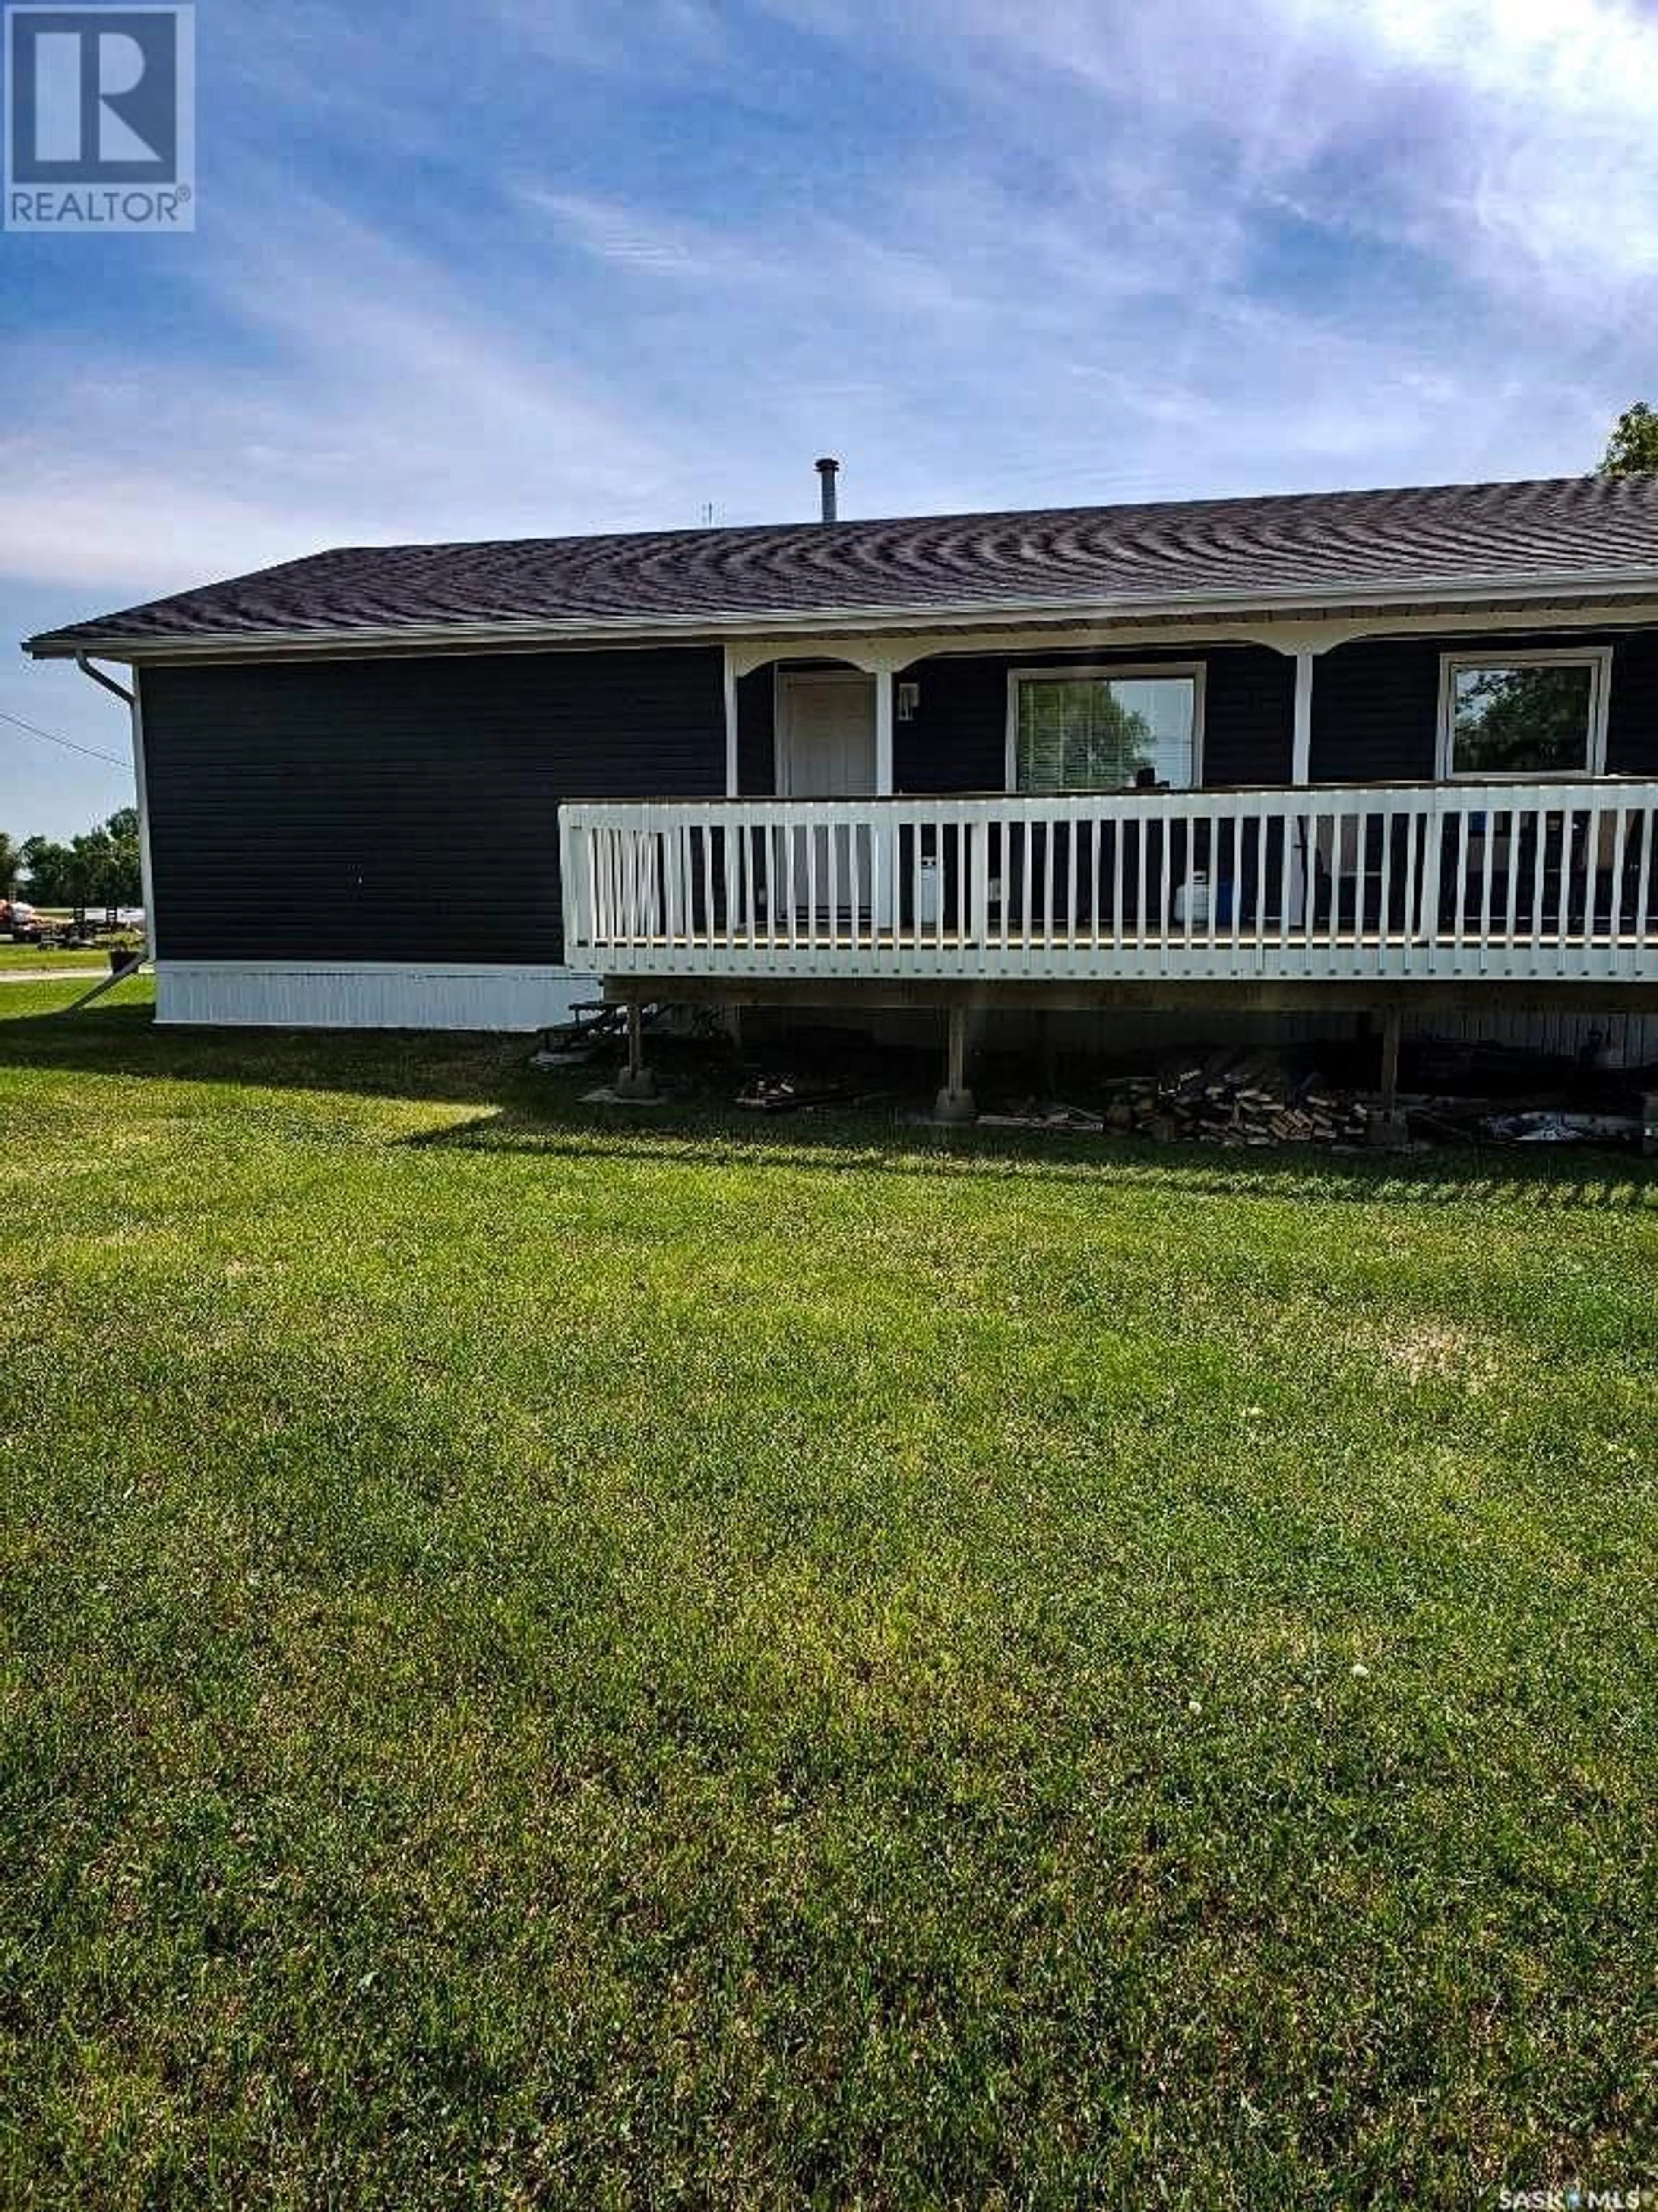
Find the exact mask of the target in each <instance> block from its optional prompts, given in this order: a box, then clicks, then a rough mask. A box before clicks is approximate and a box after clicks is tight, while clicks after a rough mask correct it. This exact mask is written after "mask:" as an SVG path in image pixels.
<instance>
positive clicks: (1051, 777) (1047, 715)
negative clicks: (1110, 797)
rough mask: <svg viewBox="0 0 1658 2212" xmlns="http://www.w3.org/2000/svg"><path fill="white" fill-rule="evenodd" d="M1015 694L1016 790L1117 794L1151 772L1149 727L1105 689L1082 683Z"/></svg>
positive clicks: (1153, 744)
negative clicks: (1017, 706)
mask: <svg viewBox="0 0 1658 2212" xmlns="http://www.w3.org/2000/svg"><path fill="white" fill-rule="evenodd" d="M1019 693H1020V698H1019V764H1020V788H1021V789H1022V790H1026V791H1120V790H1121V789H1122V788H1123V787H1125V786H1127V785H1128V784H1132V783H1133V781H1134V779H1135V777H1136V776H1137V775H1142V774H1145V773H1149V772H1151V770H1152V769H1154V767H1155V764H1156V758H1157V740H1156V738H1155V737H1154V735H1153V733H1152V729H1151V724H1150V722H1148V721H1147V720H1146V719H1145V715H1144V714H1137V713H1136V712H1135V711H1134V709H1133V708H1131V707H1126V706H1125V705H1124V704H1123V702H1122V701H1121V699H1119V698H1118V697H1117V696H1116V694H1115V692H1114V690H1112V688H1111V686H1110V685H1109V684H1101V683H1099V682H1097V681H1096V680H1094V679H1093V678H1086V677H1084V678H1079V679H1078V681H1076V682H1075V683H1071V684H1066V683H1061V682H1054V683H1044V684H1021V685H1020V687H1019Z"/></svg>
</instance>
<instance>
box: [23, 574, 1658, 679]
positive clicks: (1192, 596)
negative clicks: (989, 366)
mask: <svg viewBox="0 0 1658 2212" xmlns="http://www.w3.org/2000/svg"><path fill="white" fill-rule="evenodd" d="M1601 596H1605V597H1607V598H1612V597H1614V596H1616V597H1621V598H1625V599H1639V598H1645V599H1654V598H1658V570H1655V569H1650V568H1642V569H1630V568H1618V569H1601V570H1583V569H1557V570H1546V571H1538V572H1536V573H1535V574H1531V575H1525V576H1515V575H1513V574H1501V575H1481V576H1473V577H1470V576H1459V577H1454V578H1453V577H1444V576H1424V577H1420V578H1416V579H1413V580H1411V581H1409V582H1398V583H1390V584H1387V585H1375V584H1363V583H1358V582H1353V583H1345V584H1339V585H1326V586H1322V587H1321V588H1318V589H1309V588H1308V587H1307V586H1301V585H1285V586H1277V587H1272V588H1266V589H1262V588H1256V589H1253V590H1247V591H1246V590H1236V591H1228V592H1159V593H1155V594H1151V593H1148V594H1146V595H1145V596H1141V597H1136V596H1133V595H1125V594H1118V595H1116V596H1114V597H1108V598H1101V599H1074V598H1072V599H975V600H960V601H957V602H956V603H954V604H952V605H928V604H921V605H893V604H890V603H888V604H878V605H856V604H852V605H846V606H840V607H817V608H810V609H795V610H793V611H790V610H786V609H780V610H774V611H761V612H745V613H736V612H728V613H723V614H722V613H712V614H688V615H648V616H635V615H607V616H595V615H583V616H577V617H568V618H562V619H554V620H549V619H547V618H546V617H512V618H510V619H508V620H506V621H501V622H486V623H453V622H434V623H388V624H384V625H381V626H380V627H378V628H368V627H356V628H351V629H292V630H224V631H216V632H212V633H197V634H196V635H185V634H175V635H172V636H165V635H147V634H144V633H142V632H140V633H136V634H134V633H125V634H124V633H122V632H121V631H118V630H113V629H112V630H104V631H97V630H94V631H88V630H86V629H81V628H76V629H69V630H46V631H42V632H41V633H40V634H39V635H38V636H35V637H31V638H26V639H25V640H24V641H23V650H24V651H25V652H26V653H28V654H29V655H30V656H31V658H33V659H36V660H70V659H75V658H76V655H78V654H82V653H84V654H87V655H89V656H94V657H96V658H99V659H106V660H118V661H125V662H127V663H129V664H131V665H137V664H139V663H142V662H150V661H172V660H212V659H232V658H235V659H273V660H274V659H289V658H292V659H314V658H316V657H318V656H319V655H326V656H329V657H332V658H337V657H339V656H341V655H343V654H363V655H369V654H374V653H410V652H419V651H421V650H422V649H430V650H444V649H447V650H450V651H473V652H483V651H487V650H489V649H490V648H491V647H501V648H519V649H523V648H525V647H534V646H537V645H548V646H557V645H595V646H606V645H629V644H631V645H649V644H668V643H673V642H675V641H683V640H698V641H701V640H707V641H724V640H726V639H731V640H738V639H743V638H756V637H817V636H823V635H836V634H840V635H846V634H858V635H867V634H870V633H880V632H882V631H890V630H902V629H917V628H920V629H927V630H946V629H972V628H986V627H990V626H1000V627H1005V628H1014V627H1017V626H1019V625H1022V624H1023V625H1040V624H1042V623H1054V624H1063V623H1070V624H1087V623H1099V624H1107V623H1123V622H1133V623H1156V622H1158V621H1160V620H1169V621H1177V620H1178V621H1187V622H1189V621H1190V620H1191V619H1192V618H1193V617H1204V616H1214V617H1218V618H1219V617H1225V618H1228V619H1239V618H1242V617H1250V618H1254V619H1259V620H1262V621H1270V620H1273V619H1278V620H1289V619H1292V618H1296V619H1306V618H1316V617H1319V616H1321V615H1327V614H1333V613H1345V612H1348V611H1365V612H1369V611H1376V612H1385V611H1388V609H1390V608H1391V609H1397V610H1400V611H1404V610H1406V609H1410V608H1420V607H1421V606H1422V605H1424V603H1427V602H1430V603H1432V604H1433V605H1436V606H1439V607H1443V608H1444V609H1445V610H1446V611H1455V610H1456V609H1457V608H1459V607H1461V606H1467V605H1490V604H1491V603H1492V602H1497V603H1502V604H1515V605H1527V604H1528V603H1542V604H1548V603H1551V602H1556V603H1558V602H1559V601H1560V600H1562V599H1571V600H1574V601H1577V602H1580V603H1581V602H1582V601H1583V600H1585V599H1594V598H1596V597H1601Z"/></svg>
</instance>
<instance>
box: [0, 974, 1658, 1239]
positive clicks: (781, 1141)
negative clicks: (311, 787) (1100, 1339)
mask: <svg viewBox="0 0 1658 2212" xmlns="http://www.w3.org/2000/svg"><path fill="white" fill-rule="evenodd" d="M527 1057H528V1045H527V1041H526V1040H525V1038H524V1037H521V1036H477V1035H465V1034H461V1033H459V1032H441V1033H435V1034H417V1033H412V1032H404V1031H388V1030H373V1031H340V1030H297V1031H296V1030H228V1029H214V1030H182V1029H158V1028H157V1027H156V1026H155V1023H154V1021H153V1019H152V1018H151V1011H150V1009H149V1006H112V1007H94V1008H90V1009H88V1012H85V1013H84V1014H80V1015H76V1016H74V1017H73V1018H70V1019H65V1018H64V1016H63V1015H62V1013H61V1012H52V1013H46V1014H37V1015H32V1016H28V1017H25V1018H20V1019H15V1020H10V1021H7V1020H3V1019H0V1071H3V1070H4V1069H6V1068H8V1067H14V1068H32V1069H36V1070H49V1071H56V1072H59V1073H71V1074H77V1073H78V1074H85V1075H87V1076H90V1077H97V1076H109V1075H118V1076H123V1077H128V1078H138V1079H150V1080H155V1081H161V1082H183V1083H222V1084H226V1085H234V1086H236V1087H237V1088H239V1089H241V1090H246V1091H259V1090H305V1091H340V1092H349V1093H353V1094H355V1095H356V1096H359V1097H371V1098H374V1097H379V1098H399V1099H408V1100H415V1101H429V1102H430V1103H434V1104H446V1105H457V1106H477V1107H482V1108H483V1109H487V1110H485V1111H484V1112H483V1113H481V1114H479V1115H477V1116H476V1117H475V1118H473V1119H471V1120H469V1121H465V1122H463V1123H461V1124H460V1125H459V1126H457V1127H447V1128H444V1129H439V1130H432V1131H426V1132H422V1133H420V1134H419V1135H416V1136H412V1137H405V1138H403V1139H400V1140H399V1141H400V1142H401V1143H402V1144H403V1145H404V1146H407V1147H409V1148H410V1149H413V1150H416V1151H420V1150H430V1151H440V1152H506V1153H519V1154H530V1155H538V1156H541V1157H544V1158H552V1159H558V1158H562V1159H569V1160H572V1161H580V1160H591V1159H595V1158H600V1159H602V1158H617V1159H627V1160H630V1161H645V1162H651V1161H655V1162H660V1163H662V1164H674V1165H677V1166H684V1165H686V1164H697V1163H699V1162H704V1163H717V1162H720V1161H723V1160H729V1161H732V1162H733V1163H740V1164H742V1165H744V1167H748V1168H765V1167H768V1166H770V1167H775V1168H777V1169H780V1170H789V1171H792V1172H798V1171H799V1170H803V1169H804V1170H811V1171H816V1172H819V1173H823V1174H845V1175H872V1174H874V1175H893V1176H914V1175H918V1174H920V1175H944V1176H972V1177H975V1178H983V1177H994V1176H1036V1177H1040V1178H1045V1179H1048V1180H1052V1181H1060V1182H1078V1183H1086V1182H1111V1181H1132V1182H1133V1184H1134V1185H1135V1187H1136V1188H1141V1189H1156V1188H1166V1189H1169V1190H1174V1191H1179V1192H1181V1193H1184V1194H1190V1195H1192V1196H1193V1197H1206V1196H1216V1197H1222V1196H1224V1197H1230V1198H1236V1197H1248V1196H1251V1195H1254V1196H1258V1197H1261V1198H1270V1199H1273V1200H1293V1199H1295V1198H1297V1197H1299V1196H1303V1195H1304V1196H1305V1197H1307V1198H1309V1199H1314V1200H1319V1201H1321V1202H1323V1203H1332V1202H1340V1201H1343V1200H1346V1201H1351V1202H1353V1203H1358V1204H1365V1205H1378V1204H1394V1205H1401V1206H1406V1205H1412V1206H1422V1205H1425V1206H1436V1205H1444V1206H1449V1205H1456V1204H1462V1203H1467V1202H1470V1201H1476V1202H1478V1201H1484V1202H1486V1203H1490V1204H1493V1205H1496V1204H1506V1205H1521V1206H1534V1207H1537V1208H1539V1209H1540V1210H1556V1209H1560V1208H1578V1207H1589V1208H1594V1209H1611V1210H1616V1211H1643V1212H1644V1211H1649V1210H1655V1211H1658V1163H1654V1162H1650V1161H1643V1160H1641V1159H1638V1158H1634V1157H1632V1156H1631V1155H1630V1154H1628V1153H1614V1152H1577V1151H1567V1152H1554V1151H1545V1150H1539V1151H1538V1152H1514V1151H1512V1150H1499V1149H1497V1148H1479V1147H1475V1146H1464V1147H1447V1148H1446V1149H1444V1150H1442V1151H1435V1152H1415V1153H1410V1154H1405V1155H1397V1154H1386V1153H1375V1154H1367V1153H1363V1152H1336V1151H1333V1150H1327V1149H1322V1150H1321V1149H1320V1148H1317V1147H1315V1146H1290V1147H1285V1148H1284V1150H1282V1151H1278V1152H1266V1151H1259V1152H1220V1151H1218V1149H1217V1148H1215V1147H1213V1146H1199V1145H1157V1146H1154V1145H1151V1144H1149V1143H1146V1142H1144V1141H1136V1140H1134V1139H1127V1138H1114V1139H1102V1138H1099V1137H1077V1136H1063V1135H1052V1134H1047V1133H1039V1132H1023V1131H1019V1130H1003V1129H999V1130H982V1129H979V1130H975V1129H943V1128H938V1127H932V1125H931V1124H929V1123H928V1122H927V1121H926V1120H925V1118H924V1109H925V1103H926V1102H925V1100H924V1099H923V1098H921V1097H920V1096H917V1097H914V1099H908V1100H906V1099H902V1098H899V1097H894V1098H892V1099H890V1100H886V1101H883V1102H882V1103H878V1104H871V1105H868V1106H865V1107H863V1108H860V1109H851V1110H840V1109H837V1110H824V1111H819V1112H815V1113H804V1114H793V1115H786V1116H770V1115H755V1114H748V1113H744V1111H743V1110H742V1109H739V1108H738V1107H736V1106H735V1105H734V1104H733V1103H732V1098H733V1095H734V1092H735V1090H736V1076H735V1072H734V1070H733V1068H732V1066H731V1065H730V1064H729V1063H728V1062H726V1061H723V1060H720V1058H719V1057H717V1056H711V1055H710V1053H709V1051H708V1048H707V1047H705V1046H703V1047H698V1046H676V1045H674V1044H673V1043H672V1042H671V1041H668V1040H660V1039H659V1040H657V1041H655V1042H654V1043H653V1053H652V1057H653V1060H654V1061H655V1062H656V1063H657V1064H658V1066H659V1068H660V1069H661V1071H662V1073H663V1075H664V1079H665V1084H666V1086H667V1091H668V1095H667V1097H665V1100H664V1102H663V1103H660V1104H659V1105H657V1106H653V1107H649V1108H627V1107H616V1106H603V1105H588V1104H586V1103H583V1094H584V1093H585V1092H586V1091H591V1090H592V1089H593V1088H594V1087H595V1086H596V1085H598V1084H600V1083H602V1082H603V1081H604V1079H605V1076H606V1073H607V1068H606V1066H605V1064H604V1062H603V1061H601V1062H599V1063H598V1064H597V1065H595V1066H592V1067H588V1068H584V1069H562V1070H558V1071H556V1072H550V1073H537V1072H536V1071H534V1070H532V1069H531V1068H530V1067H529V1066H528V1065H527ZM910 1115H914V1119H910V1118H908V1116H910Z"/></svg>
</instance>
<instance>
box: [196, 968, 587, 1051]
mask: <svg viewBox="0 0 1658 2212" xmlns="http://www.w3.org/2000/svg"><path fill="white" fill-rule="evenodd" d="M597 997H598V981H597V979H596V977H594V976H593V975H591V974H588V973H586V972H585V971H583V970H582V969H575V968H549V967H540V968H506V967H492V966H488V965H480V964H478V963H471V962H469V963H465V964H464V965H453V966H448V965H443V964H440V963H422V964H420V965H410V966H402V965H397V964H392V963H380V962H354V961H334V960H314V961H312V960H306V961H269V962H266V961H257V960H161V961H158V962H157V963H156V967H155V1018H156V1020H157V1021H158V1022H162V1023H166V1024H169V1025H173V1026H193V1025H214V1026H218V1025H224V1026H229V1027H234V1028H246V1029H294V1030H500V1031H503V1032H507V1033H525V1034H527V1033H528V1032H529V1031H531V1030H538V1029H544V1028H546V1027H548V1026H550V1024H556V1023H559V1022H562V1021H565V1020H567V1019H568V1017H569V1012H570V1008H571V1007H572V1006H573V1005H574V1004H576V1003H577V1002H578V1001H580V1000H590V999H594V998H597Z"/></svg>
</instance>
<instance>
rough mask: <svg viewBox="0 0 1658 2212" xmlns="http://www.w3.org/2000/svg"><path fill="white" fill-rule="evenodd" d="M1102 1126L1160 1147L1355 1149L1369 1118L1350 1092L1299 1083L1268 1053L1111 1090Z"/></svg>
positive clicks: (1133, 1080) (1169, 1070)
mask: <svg viewBox="0 0 1658 2212" xmlns="http://www.w3.org/2000/svg"><path fill="white" fill-rule="evenodd" d="M1105 1122H1106V1127H1107V1128H1108V1129H1111V1130H1113V1131H1117V1132H1121V1133H1128V1134H1133V1135H1137V1136H1145V1137H1151V1138H1153V1139H1157V1141H1158V1142H1160V1143H1163V1144H1170V1143H1175V1142H1176V1141H1179V1142H1183V1143H1191V1142H1197V1143H1200V1144H1210V1145H1247V1146H1253V1147H1256V1148H1260V1147H1264V1146H1271V1145H1328V1144H1358V1143H1362V1142H1363V1139H1364V1136H1365V1133H1366V1130H1367V1127H1368V1126H1369V1116H1368V1114H1367V1111H1366V1109H1365V1108H1364V1107H1363V1105H1362V1104H1361V1103H1359V1102H1358V1101H1357V1099H1356V1098H1354V1097H1352V1095H1351V1092H1346V1091H1339V1090H1337V1089H1335V1088H1334V1087H1333V1086H1332V1085H1329V1084H1327V1083H1326V1082H1325V1081H1324V1080H1323V1079H1322V1078H1321V1077H1320V1076H1318V1075H1316V1074H1311V1075H1304V1076H1297V1074H1296V1073H1294V1072H1293V1071H1292V1070H1291V1069H1290V1068H1289V1067H1287V1066H1285V1065H1284V1062H1283V1061H1282V1060H1279V1059H1278V1058H1277V1057H1275V1056H1274V1055H1273V1054H1271V1053H1262V1052H1219V1053H1213V1054H1210V1055H1209V1057H1208V1058H1207V1059H1205V1060H1197V1059H1195V1058H1194V1059H1192V1060H1182V1061H1175V1062H1174V1063H1172V1064H1171V1065H1170V1066H1167V1067H1165V1068H1164V1069H1163V1072H1162V1073H1160V1074H1158V1075H1155V1076H1152V1075H1148V1076H1143V1077H1142V1076H1133V1077H1130V1078H1128V1079H1126V1080H1124V1081H1122V1082H1121V1083H1118V1084H1117V1085H1114V1095H1113V1097H1112V1099H1111V1103H1110V1104H1109V1105H1108V1108H1107V1109H1106V1115H1105Z"/></svg>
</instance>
